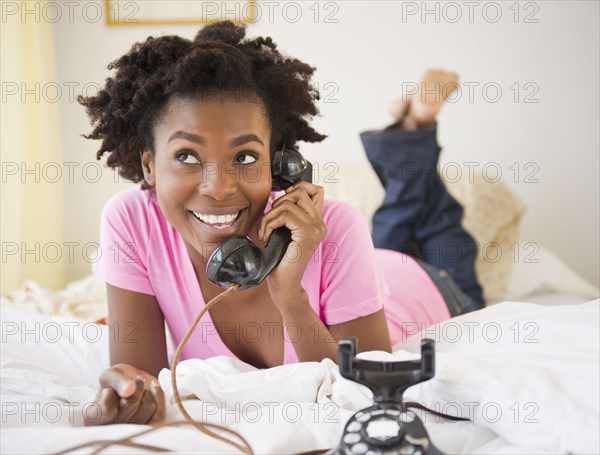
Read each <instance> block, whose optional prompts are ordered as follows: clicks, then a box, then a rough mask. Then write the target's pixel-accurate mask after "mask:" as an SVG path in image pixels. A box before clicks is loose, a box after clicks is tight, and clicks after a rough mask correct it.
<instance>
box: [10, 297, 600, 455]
mask: <svg viewBox="0 0 600 455" xmlns="http://www.w3.org/2000/svg"><path fill="white" fill-rule="evenodd" d="M599 307H600V301H599V300H594V301H590V302H587V303H583V304H578V305H557V306H540V305H535V304H529V303H521V302H504V303H499V304H497V305H494V306H492V307H489V308H485V309H483V310H480V311H477V312H474V313H470V314H467V315H463V316H460V317H457V318H453V319H451V320H449V321H445V322H443V323H439V324H436V325H434V326H432V327H429V328H427V329H426V330H424V331H422V332H420V333H416V334H415V335H413V336H411V337H409V338H408V339H407V340H405V342H403V343H401V344H399V345H396V346H395V347H394V353H393V354H389V353H384V352H369V353H364V354H361V357H363V358H368V359H374V360H408V359H414V358H418V357H419V352H420V341H421V339H422V338H423V337H427V338H431V339H433V340H434V341H435V342H436V354H437V357H436V375H435V377H434V378H433V379H432V380H430V381H427V382H425V383H422V384H419V385H416V386H414V387H411V388H410V389H408V391H407V392H406V395H405V398H406V399H407V400H410V401H416V402H419V403H421V404H423V405H424V406H426V407H427V408H429V409H432V410H435V411H439V412H442V413H444V414H449V415H456V416H462V417H466V418H469V419H470V421H469V422H465V421H461V422H452V421H448V420H444V419H442V418H440V417H437V416H433V415H432V414H429V413H427V412H423V411H417V412H418V413H419V415H420V416H421V418H422V419H423V421H424V423H425V426H426V427H427V430H428V432H429V435H430V437H431V439H432V441H433V442H434V444H436V445H437V446H438V447H439V448H440V449H441V450H442V451H444V452H446V453H486V454H506V453H553V454H555V453H599V452H600V439H599V435H598V428H599V426H600V419H599V401H600V395H599V391H598V384H599V383H600V377H599V374H600V373H599V346H600V339H599V333H600V332H599V330H598V329H599V327H598V325H599V316H600V315H599ZM1 316H2V356H1V370H0V371H1V377H0V379H1V382H0V384H1V390H0V398H1V402H2V429H1V433H2V438H1V446H0V447H1V451H2V453H51V452H59V451H62V450H65V449H67V448H68V447H72V446H74V445H76V444H80V443H83V442H88V441H92V440H98V439H113V438H118V437H123V436H126V435H130V434H134V433H137V432H138V431H141V430H143V429H145V428H147V427H146V426H141V425H111V426H107V427H101V428H98V427H89V428H86V427H82V412H91V411H90V410H92V411H93V407H91V406H90V405H89V403H90V402H91V401H92V400H93V398H94V396H95V394H96V389H97V381H98V379H97V378H98V376H99V373H100V372H101V371H102V370H103V369H104V368H106V367H107V366H108V365H109V360H108V349H107V346H108V337H109V336H111V335H114V333H111V330H113V331H114V330H117V329H116V328H112V329H111V327H108V326H104V325H99V324H95V323H93V322H90V321H85V320H81V319H74V318H62V317H57V316H51V317H50V316H45V315H40V314H33V313H31V312H28V311H23V310H20V309H18V308H15V307H14V306H8V305H2V307H1ZM177 373H178V384H179V392H180V394H181V396H184V397H190V399H186V401H185V402H184V403H185V406H186V409H187V410H188V412H189V413H190V414H191V415H192V417H194V418H196V419H199V420H203V421H208V422H213V423H218V424H221V425H225V426H227V427H229V428H231V429H234V430H235V431H238V432H239V433H241V434H242V435H243V436H244V437H245V438H246V439H247V440H248V441H249V443H250V444H251V445H252V447H253V449H254V451H255V452H256V453H297V452H301V451H308V450H316V449H326V448H330V447H334V446H335V445H336V444H337V443H338V441H339V438H340V436H341V433H342V430H343V426H344V424H345V422H346V421H347V420H348V419H349V418H350V416H351V415H352V414H353V413H354V412H355V411H356V410H358V409H361V408H363V407H366V406H369V405H370V404H371V396H370V392H369V391H368V390H367V389H366V388H365V387H363V386H360V385H358V384H355V383H352V382H350V381H347V380H345V379H343V378H341V377H340V375H339V372H338V369H337V366H336V365H335V363H333V362H331V361H329V360H324V361H322V362H320V363H316V362H306V363H299V364H294V365H284V366H280V367H275V368H271V369H265V370H258V369H256V368H254V367H252V366H250V365H247V364H245V363H243V362H241V361H239V360H236V359H231V358H226V357H215V358H212V359H208V360H187V361H184V362H181V363H180V364H179V366H178V368H177ZM169 374H170V372H169V371H168V370H163V371H162V372H161V373H160V375H159V380H160V382H161V385H162V387H163V389H164V390H165V393H166V395H167V399H168V403H169V405H168V415H167V420H168V421H174V420H179V419H181V415H180V413H179V411H178V409H177V406H176V405H175V404H174V403H172V401H171V385H170V377H169ZM34 435H35V436H34ZM138 442H144V443H146V444H152V445H157V446H159V447H163V448H166V449H169V450H172V451H174V452H179V453H186V452H187V453H189V452H196V453H234V452H235V451H234V449H232V447H231V446H228V445H226V444H224V443H223V442H220V441H216V440H213V439H210V438H209V437H208V436H206V435H204V434H202V433H200V432H198V431H197V430H196V429H194V428H191V427H177V428H164V429H160V430H158V431H157V432H155V433H152V434H149V435H147V436H143V437H141V438H139V440H138ZM92 451H93V449H91V448H88V449H82V450H81V451H78V453H91V452H92ZM105 452H106V453H140V452H139V450H137V449H133V448H129V447H122V446H117V447H109V448H107V449H106V450H105Z"/></svg>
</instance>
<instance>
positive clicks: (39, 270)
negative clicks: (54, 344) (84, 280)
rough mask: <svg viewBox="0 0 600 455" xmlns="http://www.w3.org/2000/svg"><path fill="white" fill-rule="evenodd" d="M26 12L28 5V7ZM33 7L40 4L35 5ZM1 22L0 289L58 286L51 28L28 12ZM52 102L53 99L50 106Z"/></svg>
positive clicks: (60, 254)
mask: <svg viewBox="0 0 600 455" xmlns="http://www.w3.org/2000/svg"><path fill="white" fill-rule="evenodd" d="M27 3H28V8H32V7H33V3H34V2H33V1H32V2H27ZM37 3H40V5H38V6H40V7H41V6H43V5H42V4H41V3H43V2H37ZM25 19H26V20H25V21H22V20H21V17H20V16H19V15H17V16H10V17H7V20H6V21H4V20H3V21H2V22H3V23H2V24H1V27H0V28H1V36H0V38H1V41H0V43H1V44H0V46H1V47H0V50H1V52H0V55H1V56H0V58H1V79H2V98H3V99H2V103H1V105H2V107H1V117H0V120H1V122H2V124H1V134H0V138H1V139H0V141H1V143H0V147H1V149H0V161H1V165H2V191H1V193H2V194H1V205H0V223H1V225H0V228H1V230H0V239H1V246H2V262H1V267H2V268H1V271H0V272H1V282H0V288H1V289H0V291H1V292H2V294H6V293H8V292H10V291H13V290H15V289H17V288H19V287H20V286H21V284H22V282H23V280H25V279H33V280H35V281H38V282H39V283H41V284H42V285H43V286H45V287H48V288H51V289H55V290H57V289H61V288H62V287H64V285H65V270H66V266H65V265H66V260H67V259H66V257H65V256H67V255H66V254H65V246H64V244H63V197H62V194H63V193H62V179H61V178H58V179H57V173H56V170H57V168H62V166H63V160H62V156H61V150H60V138H59V133H58V126H59V122H58V104H57V103H56V100H55V99H53V98H54V93H56V92H52V91H51V90H52V86H53V85H54V84H56V76H55V68H54V67H55V63H54V45H53V31H52V24H51V23H49V22H48V21H39V20H37V21H36V18H35V16H34V15H27V16H26V17H25ZM53 101H54V102H53Z"/></svg>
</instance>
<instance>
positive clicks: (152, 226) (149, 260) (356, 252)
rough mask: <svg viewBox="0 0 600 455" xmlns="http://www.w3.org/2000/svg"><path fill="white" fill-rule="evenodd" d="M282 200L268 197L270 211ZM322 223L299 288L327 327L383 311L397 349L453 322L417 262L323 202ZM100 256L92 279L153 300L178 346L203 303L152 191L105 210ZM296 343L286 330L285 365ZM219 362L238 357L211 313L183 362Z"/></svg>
mask: <svg viewBox="0 0 600 455" xmlns="http://www.w3.org/2000/svg"><path fill="white" fill-rule="evenodd" d="M281 194H283V193H272V194H271V197H270V199H269V203H268V204H267V206H266V208H265V211H268V210H269V209H270V208H271V204H272V202H273V200H274V199H276V198H277V197H278V196H279V195H281ZM322 218H323V221H324V222H325V224H326V225H327V234H326V235H325V238H324V239H323V241H322V242H321V244H320V245H319V247H318V248H317V250H316V251H315V252H314V253H313V256H312V258H311V260H310V261H309V263H308V265H307V267H306V270H305V272H304V276H303V277H302V287H303V288H304V289H305V290H306V292H307V294H308V298H309V301H310V306H311V307H312V309H313V311H314V312H315V313H316V314H317V315H318V316H319V318H320V319H321V320H322V321H323V323H325V324H326V325H333V324H339V323H342V322H347V321H350V320H353V319H356V318H359V317H362V316H367V315H369V314H372V313H374V312H376V311H378V310H379V309H381V307H382V306H384V307H385V313H386V316H387V321H388V327H389V330H390V336H391V339H392V344H396V343H398V342H400V341H402V340H403V339H404V338H405V337H406V335H410V334H412V333H414V332H415V327H418V328H419V329H422V328H425V327H427V326H428V325H430V324H432V323H434V322H438V321H440V320H444V319H448V318H449V317H450V315H449V312H448V309H447V307H446V304H445V303H444V300H443V298H442V296H441V295H440V293H439V291H438V290H437V288H436V287H435V285H434V284H433V283H432V281H431V280H430V279H429V276H428V275H427V273H426V272H425V271H424V270H423V269H422V268H421V267H420V266H419V265H418V264H417V263H416V262H415V261H414V259H412V258H411V257H409V256H406V255H404V254H402V253H398V252H395V251H390V250H379V249H374V248H373V242H372V240H371V235H370V232H369V229H368V226H367V224H366V222H365V220H364V218H363V217H362V215H361V214H360V212H358V211H357V210H356V209H354V208H353V207H352V206H351V205H349V204H347V203H344V202H339V201H330V200H326V201H325V203H324V205H323V212H322ZM100 253H101V255H100V257H99V259H98V260H97V261H96V262H95V263H94V264H93V271H94V272H95V273H98V274H99V275H100V276H101V277H102V278H103V279H104V280H105V281H106V282H108V283H110V284H111V285H113V286H117V287H120V288H123V289H127V290H130V291H135V292H140V293H143V294H148V295H153V296H155V298H156V300H157V301H158V304H159V306H160V308H161V310H162V313H163V315H164V317H165V319H166V322H167V324H168V326H169V330H170V332H171V335H172V336H173V340H174V342H175V343H176V344H177V343H179V341H180V340H181V339H182V338H183V336H184V334H185V333H186V331H187V330H188V328H189V326H190V325H191V323H192V321H193V320H194V318H195V317H196V316H197V314H198V312H199V311H200V310H201V309H202V307H203V306H204V305H205V302H204V299H203V297H202V292H201V290H200V285H199V283H198V278H197V276H196V272H195V270H194V267H193V265H192V261H191V259H190V257H189V254H188V251H187V249H186V246H185V244H184V242H183V239H182V237H181V236H180V235H179V233H178V232H177V231H176V230H175V228H173V226H171V224H170V223H169V222H168V221H167V219H166V218H165V217H164V215H163V213H162V211H161V209H160V207H159V205H158V201H157V199H156V194H155V192H154V190H141V189H140V188H137V187H136V188H132V189H129V190H126V191H123V192H121V193H118V194H117V195H115V196H113V197H112V198H111V199H110V200H109V201H108V202H107V203H106V205H105V207H104V209H103V211H102V217H101V225H100ZM259 330H273V327H272V326H268V325H264V326H260V325H259V324H258V323H257V324H255V325H253V326H252V327H240V328H239V335H240V336H244V337H245V338H246V339H252V337H254V336H256V335H257V333H258V331H259ZM280 330H281V329H280ZM245 332H247V333H245ZM226 336H227V335H226ZM294 336H297V331H296V330H295V328H294V327H292V326H291V325H290V326H288V327H287V330H286V327H284V363H286V364H287V363H293V362H297V361H298V357H297V356H296V353H295V351H294V348H293V344H292V340H294ZM217 355H227V356H231V357H235V355H234V354H233V353H232V352H231V351H230V350H229V349H228V348H227V346H226V345H225V343H224V342H223V341H222V339H221V337H220V335H219V334H218V332H217V330H216V328H215V326H214V324H213V322H212V319H211V317H210V314H209V313H208V312H207V313H206V314H205V315H204V316H203V317H202V319H201V320H200V323H199V325H198V327H197V328H196V330H195V332H194V334H193V335H192V337H191V338H190V340H189V341H188V343H187V344H186V347H185V348H184V350H183V352H182V356H181V358H182V359H187V358H201V359H205V358H209V357H213V356H217Z"/></svg>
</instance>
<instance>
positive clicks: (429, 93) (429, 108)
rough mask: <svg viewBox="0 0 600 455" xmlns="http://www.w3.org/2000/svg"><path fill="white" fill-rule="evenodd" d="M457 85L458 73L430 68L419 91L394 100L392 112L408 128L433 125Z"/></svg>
mask: <svg viewBox="0 0 600 455" xmlns="http://www.w3.org/2000/svg"><path fill="white" fill-rule="evenodd" d="M457 87H458V74H456V73H451V72H448V71H443V70H433V69H428V70H427V71H426V72H425V75H424V76H423V79H422V80H421V83H420V84H419V86H418V89H417V93H415V94H411V95H409V96H403V98H402V99H400V100H397V101H394V102H393V103H392V105H391V106H390V113H391V114H392V116H393V117H394V119H395V120H396V122H400V121H402V126H403V128H404V129H407V130H414V129H416V128H421V127H425V126H430V125H433V124H434V123H435V119H436V116H437V114H438V112H439V111H440V109H441V107H442V104H444V101H446V99H448V97H449V96H450V95H452V93H454V92H455V91H456V89H457Z"/></svg>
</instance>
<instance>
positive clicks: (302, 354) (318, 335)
mask: <svg viewBox="0 0 600 455" xmlns="http://www.w3.org/2000/svg"><path fill="white" fill-rule="evenodd" d="M296 295H298V297H297V298H293V299H288V301H287V305H285V306H284V307H281V308H280V311H281V315H282V317H283V321H284V324H285V325H286V327H287V330H288V337H289V339H290V341H291V342H292V345H293V346H294V350H295V351H296V355H297V356H298V360H299V361H300V362H310V361H316V362H320V361H321V360H323V359H324V358H329V359H331V360H333V361H334V362H337V342H338V341H339V340H341V339H343V338H346V337H350V336H353V337H357V338H358V349H359V352H363V351H387V352H391V345H390V336H389V334H388V328H387V322H386V319H385V314H384V311H383V309H381V310H379V311H377V312H375V313H373V314H370V315H367V316H364V317H361V318H357V319H353V320H351V321H348V322H344V323H342V324H336V325H332V326H330V327H329V328H327V327H326V326H325V324H323V322H322V321H321V320H320V319H319V317H318V316H317V315H316V314H315V312H314V311H313V310H312V308H311V307H310V304H309V301H308V295H307V294H306V292H305V291H301V292H298V293H296Z"/></svg>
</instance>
